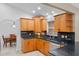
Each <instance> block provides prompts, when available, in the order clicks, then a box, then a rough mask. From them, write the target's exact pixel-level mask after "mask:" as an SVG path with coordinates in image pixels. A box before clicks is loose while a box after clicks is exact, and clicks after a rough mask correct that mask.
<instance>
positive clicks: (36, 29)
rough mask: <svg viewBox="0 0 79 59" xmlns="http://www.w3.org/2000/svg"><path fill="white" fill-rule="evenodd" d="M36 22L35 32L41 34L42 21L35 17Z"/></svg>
mask: <svg viewBox="0 0 79 59" xmlns="http://www.w3.org/2000/svg"><path fill="white" fill-rule="evenodd" d="M33 20H34V31H35V32H41V25H40V24H41V22H40V21H41V20H40V18H39V17H38V16H35V17H33Z"/></svg>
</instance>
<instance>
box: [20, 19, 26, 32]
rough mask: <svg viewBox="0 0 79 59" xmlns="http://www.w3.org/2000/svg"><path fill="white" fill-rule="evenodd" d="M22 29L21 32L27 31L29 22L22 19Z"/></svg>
mask: <svg viewBox="0 0 79 59" xmlns="http://www.w3.org/2000/svg"><path fill="white" fill-rule="evenodd" d="M20 29H21V31H27V20H26V19H23V18H21V19H20Z"/></svg>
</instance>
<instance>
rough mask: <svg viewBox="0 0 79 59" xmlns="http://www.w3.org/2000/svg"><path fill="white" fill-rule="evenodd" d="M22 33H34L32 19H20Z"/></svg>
mask: <svg viewBox="0 0 79 59" xmlns="http://www.w3.org/2000/svg"><path fill="white" fill-rule="evenodd" d="M20 25H21V26H20V29H21V31H34V21H33V20H32V19H27V18H20Z"/></svg>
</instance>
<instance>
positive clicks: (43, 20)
mask: <svg viewBox="0 0 79 59" xmlns="http://www.w3.org/2000/svg"><path fill="white" fill-rule="evenodd" d="M41 30H42V31H46V20H45V19H42V20H41Z"/></svg>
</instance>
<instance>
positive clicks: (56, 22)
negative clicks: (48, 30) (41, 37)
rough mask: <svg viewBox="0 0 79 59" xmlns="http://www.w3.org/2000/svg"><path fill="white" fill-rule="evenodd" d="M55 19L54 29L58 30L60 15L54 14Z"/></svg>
mask: <svg viewBox="0 0 79 59" xmlns="http://www.w3.org/2000/svg"><path fill="white" fill-rule="evenodd" d="M54 19H55V21H54V31H55V32H58V31H59V26H60V25H59V20H60V16H56V17H54Z"/></svg>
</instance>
